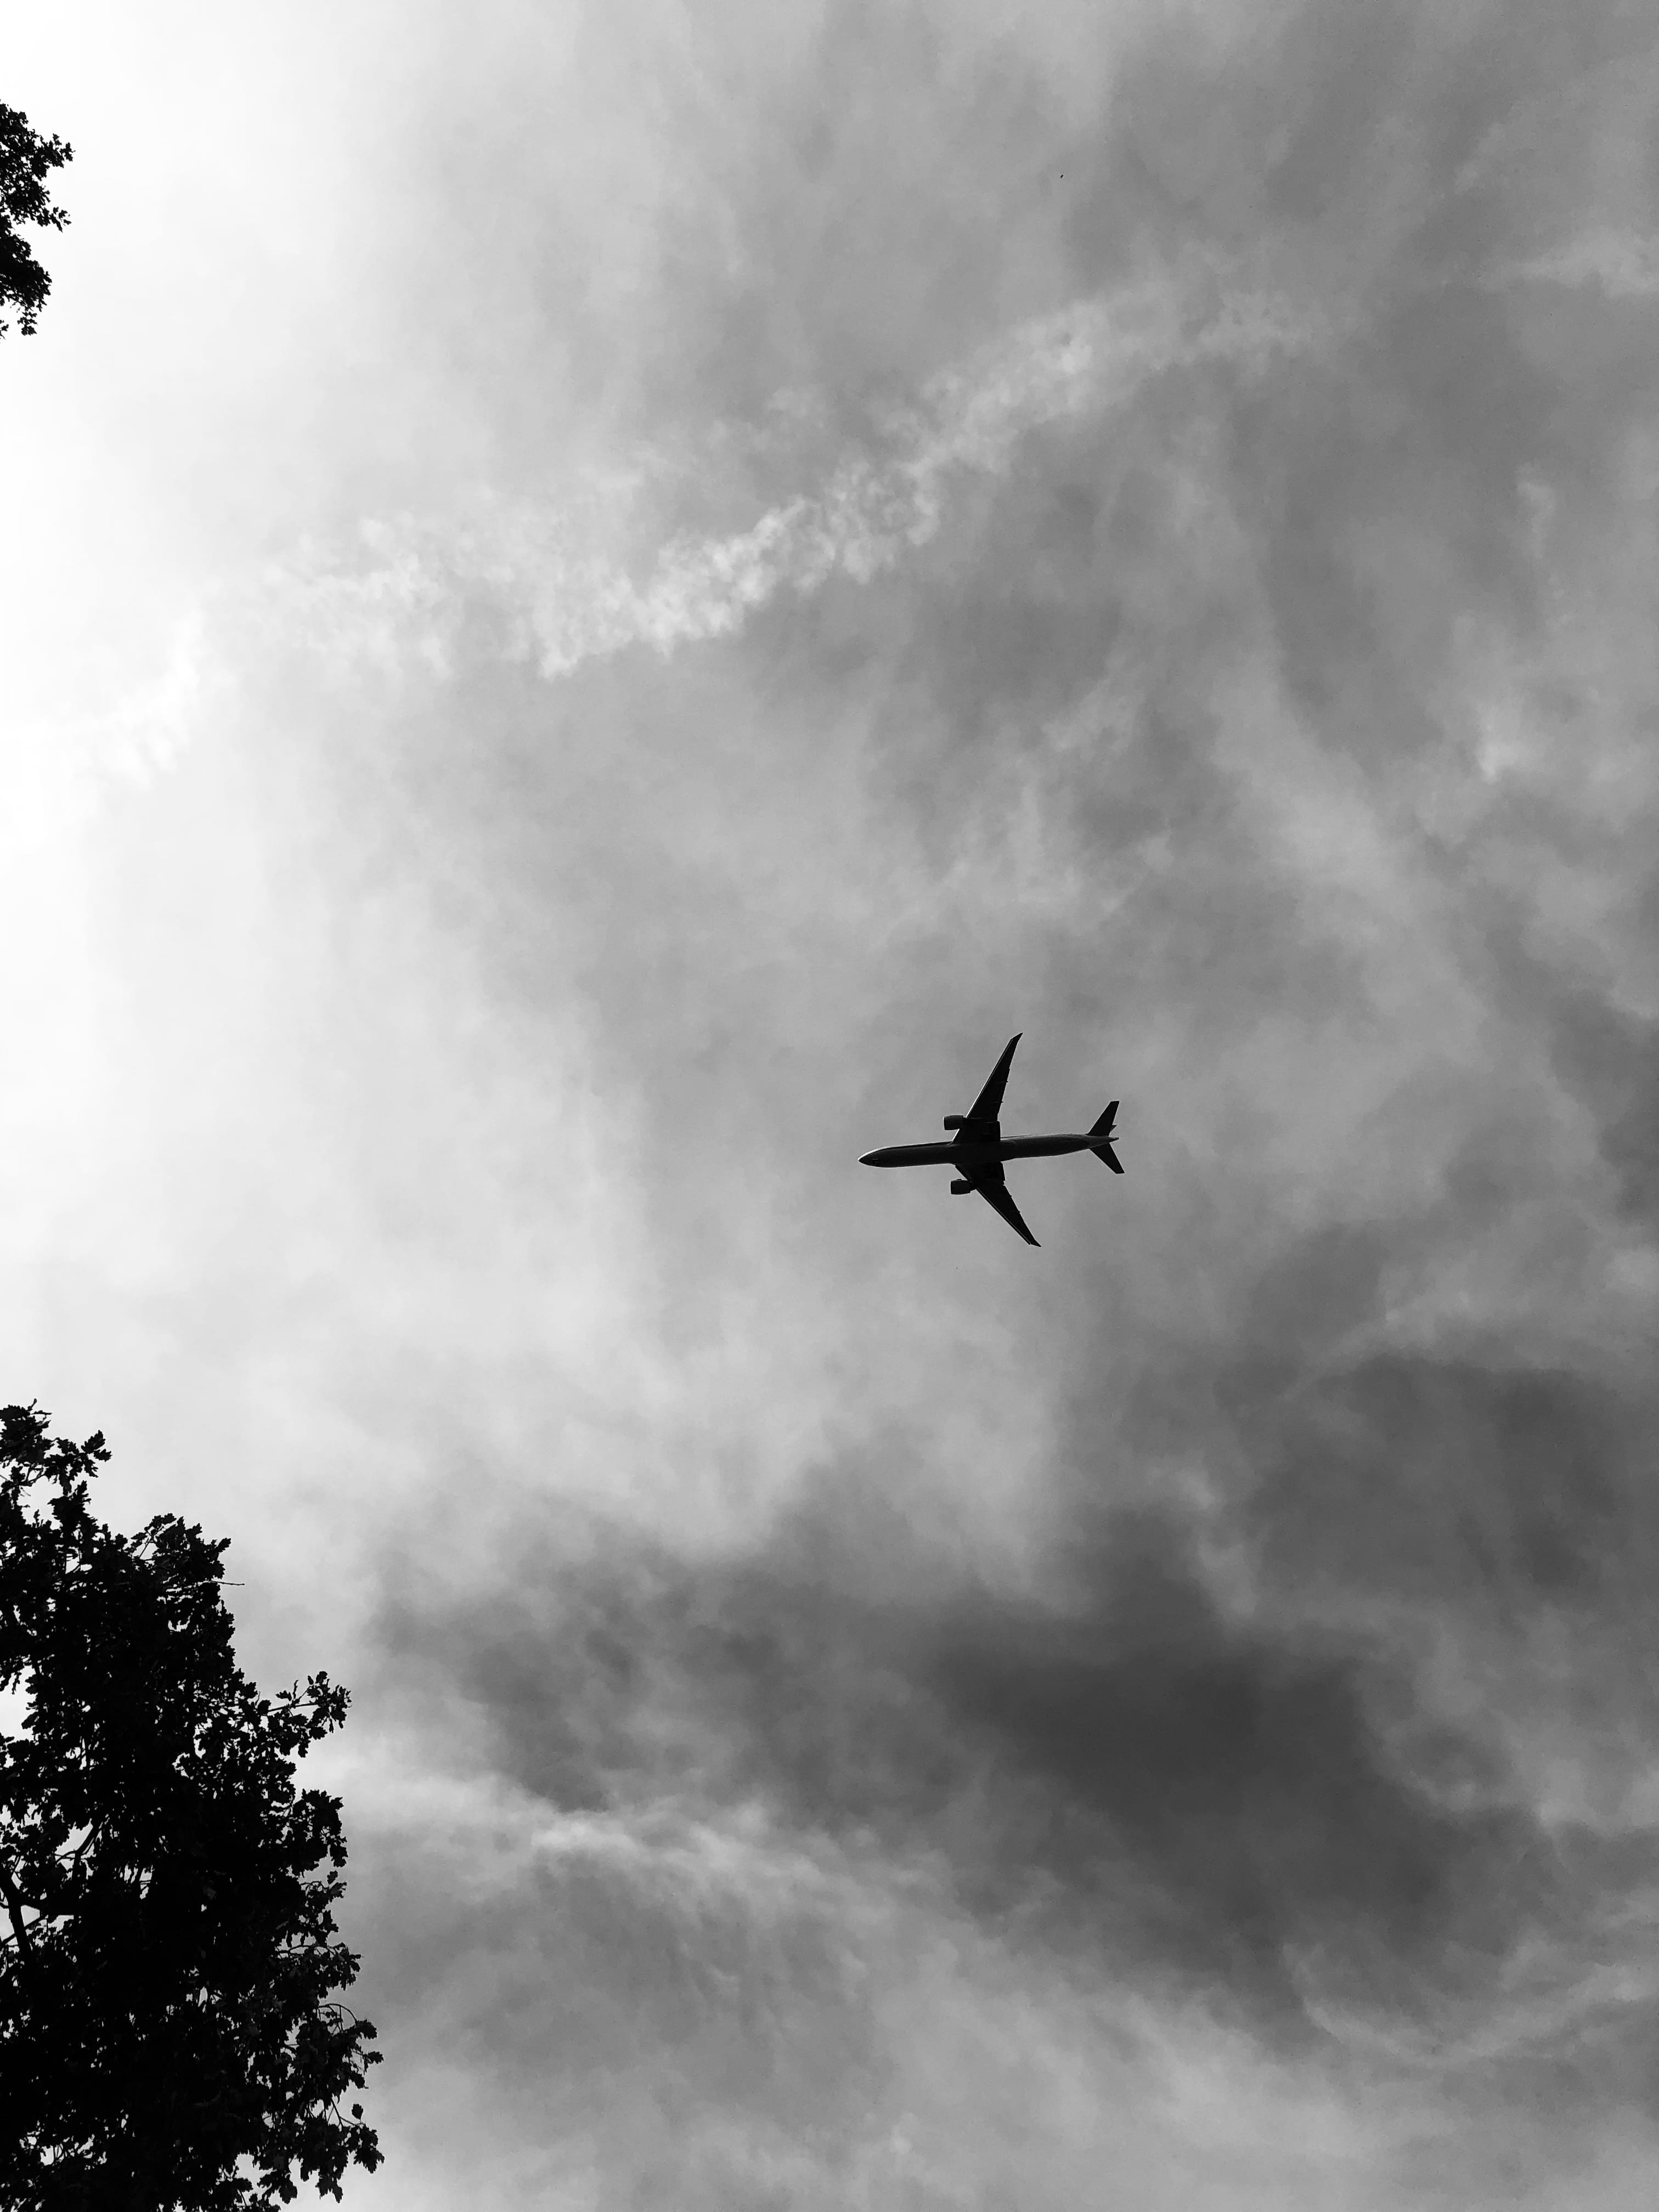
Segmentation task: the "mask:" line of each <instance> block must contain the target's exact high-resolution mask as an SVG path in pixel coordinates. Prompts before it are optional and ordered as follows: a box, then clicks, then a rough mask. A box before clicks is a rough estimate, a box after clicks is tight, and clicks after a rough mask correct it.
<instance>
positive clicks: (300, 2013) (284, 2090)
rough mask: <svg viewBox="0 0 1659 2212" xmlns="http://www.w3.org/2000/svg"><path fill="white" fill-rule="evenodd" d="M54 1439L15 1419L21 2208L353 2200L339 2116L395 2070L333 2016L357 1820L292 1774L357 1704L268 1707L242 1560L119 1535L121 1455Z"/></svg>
mask: <svg viewBox="0 0 1659 2212" xmlns="http://www.w3.org/2000/svg"><path fill="white" fill-rule="evenodd" d="M47 1423H48V1416H47V1415H46V1414H45V1413H41V1412H40V1411H39V1410H37V1408H36V1407H33V1406H32V1405H31V1406H8V1407H4V1408H3V1409H0V1688H4V1689H6V1690H9V1691H14V1692H15V1691H18V1690H20V1689H21V1691H22V1692H23V1693H24V1695H25V1697H26V1699H27V1705H26V1708H25V1713H26V1717H24V1719H23V1721H22V1723H21V1729H15V1732H13V1733H9V1734H5V1735H0V1907H3V1919H4V1923H5V1932H4V1936H3V1940H0V2206H3V2207H4V2208H5V2212H82V2208H84V2212H94V2208H96V2212H105V2208H108V2212H115V2208H117V2207H119V2208H120V2212H173V2208H183V2212H247V2208H253V2207H258V2206H270V2205H273V2204H274V2203H276V2201H277V2200H278V2199H281V2200H282V2201H283V2203H290V2202H292V2200H293V2199H294V2197H295V2196H296V2195H297V2194H298V2191H297V2189H296V2187H295V2182H294V2179H293V2174H294V2171H295V2169H296V2168H297V2170H298V2172H299V2173H300V2175H301V2177H303V2178H306V2179H314V2180H315V2182H316V2184H317V2186H318V2187H319V2189H324V2190H327V2191H330V2192H331V2194H332V2195H333V2196H335V2197H338V2196H339V2194H340V2186H339V2185H340V2179H341V2176H342V2175H343V2172H344V2171H345V2168H346V2166H347V2165H348V2164H349V2163H351V2162H354V2161H355V2162H356V2164H357V2165H359V2166H368V2167H371V2168H372V2167H374V2166H378V2165H379V2164H380V2147H379V2143H378V2142H377V2139H376V2137H375V2135H374V2130H373V2129H372V2128H370V2127H369V2126H368V2125H367V2124H365V2122H364V2121H363V2118H362V2106H361V2105H356V2104H354V2105H353V2106H351V2111H350V2117H349V2118H346V2117H344V2116H343V2115H342V2113H341V2111H340V2100H341V2099H342V2098H343V2096H344V2094H345V2093H346V2092H347V2091H348V2089H352V2088H361V2087H362V2084H363V2080H364V2073H365V2069H367V2068H368V2067H369V2066H373V2065H376V2064H378V2063H379V2060H380V2054H379V2053H378V2052H376V2051H366V2050H365V2049H364V2045H365V2044H367V2043H368V2042H371V2041H373V2040H374V2028H373V2027H371V2026H370V2025H369V2023H368V2021H360V2020H357V2019H356V2017H355V2015H352V2014H350V2013H349V2012H348V2011H347V2010H346V2009H345V2008H344V2007H343V2006H342V2005H340V2004H338V2003H337V2002H333V2001H332V1993H333V1992H334V1991H335V1990H340V1989H343V1988H345V1987H347V1986H348V1985H349V1984H350V1983H351V1982H352V1981H354V1980H355V1979H356V1972H357V1960H356V1958H355V1957H354V1956H353V1955H352V1954H351V1953H350V1952H349V1951H348V1950H347V1949H346V1948H344V1946H343V1944H340V1943H338V1942H335V1941H334V1940H333V1938H334V1936H335V1933H336V1929H335V1922H334V1917H333V1913H332V1911H331V1906H332V1905H334V1904H335V1902H336V1901H337V1899H338V1898H339V1897H340V1895H341V1893H342V1891H343V1887H344V1884H343V1881H342V1878H341V1875H340V1871H339V1869H341V1868H342V1867H343V1865H344V1864H345V1856H346V1852H345V1844H344V1841H343V1838H342V1835H341V1831H340V1807H339V1801H338V1800H337V1798H333V1797H329V1796H325V1794H324V1793H323V1792H322V1791H321V1790H303V1791H296V1790H295V1785H294V1778H293V1775H294V1765H295V1759H299V1758H302V1757H303V1756H304V1754H305V1753H306V1751H307V1748H308V1747H310V1746H311V1745H312V1744H313V1743H315V1742H317V1741H319V1739H320V1738H321V1737H323V1736H325V1735H327V1734H328V1733H329V1732H330V1731H331V1729H337V1728H338V1727H339V1726H340V1724H341V1723H342V1722H343V1719H344V1717H345V1711H346V1704H347V1699H346V1692H344V1691H343V1690H342V1689H337V1688H335V1687H334V1686H332V1685H331V1683H330V1681H329V1680H328V1678H327V1676H326V1675H325V1674H313V1676H312V1677H311V1679H310V1680H309V1681H307V1684H306V1686H305V1688H304V1689H303V1690H301V1689H300V1688H299V1687H298V1686H297V1685H296V1686H295V1687H294V1688H293V1689H290V1690H289V1691H287V1692H285V1693H284V1694H283V1695H282V1696H280V1697H276V1698H269V1699H268V1698H261V1697H260V1696H259V1695H258V1693H257V1692H256V1691H255V1690H254V1688H253V1686H252V1684H251V1683H250V1682H249V1681H248V1680H247V1679H246V1676H245V1675H244V1674H242V1672H241V1670H240V1668H239V1667H238V1666H237V1664H236V1662H235V1658H234V1654H233V1652H232V1650H231V1633H232V1623H231V1620H230V1616H229V1614H228V1613H227V1611H226V1610H225V1606H224V1601H223V1599H222V1596H221V1595H220V1588H219V1585H220V1583H221V1581H222V1577H223V1573H224V1570H223V1567H222V1565H221V1560H220V1555H221V1553H223V1552H224V1551H225V1550H226V1549H227V1544H226V1542H223V1541H222V1542H218V1543H210V1542H208V1541H204V1538H203V1535H202V1532H201V1530H200V1528H188V1527H186V1526H185V1523H184V1522H182V1521H181V1520H179V1518H178V1517H177V1516H176V1515H173V1514H167V1515H164V1516H161V1517H160V1518H158V1519H156V1520H153V1521H151V1522H149V1526H148V1527H147V1528H144V1529H143V1531H142V1532H141V1533H140V1534H138V1535H137V1536H121V1535H118V1534H115V1532H114V1531H113V1530H112V1529H110V1528H106V1527H104V1526H103V1524H102V1523H101V1522H99V1521H97V1520H95V1519H94V1516H93V1515H92V1513H91V1511H90V1510H89V1509H88V1503H87V1486H88V1480H90V1479H91V1478H92V1477H93V1476H94V1475H95V1474H96V1473H97V1470H98V1468H99V1466H100V1463H101V1462H104V1461H105V1460H106V1459H107V1458H108V1457H109V1453H108V1451H107V1450H106V1449H105V1445H104V1439H103V1437H102V1436H101V1435H100V1436H93V1437H88V1438H87V1440H86V1442H85V1443H81V1444H76V1443H68V1442H65V1441H64V1440H63V1439H61V1438H55V1437H49V1436H48V1434H47ZM37 1493H39V1495H37ZM43 1501H44V1510H42V1502H43ZM325 1863H326V1864H325ZM319 1868H325V1871H324V1872H323V1873H321V1874H320V1875H319V1873H318V1872H317V1869H319Z"/></svg>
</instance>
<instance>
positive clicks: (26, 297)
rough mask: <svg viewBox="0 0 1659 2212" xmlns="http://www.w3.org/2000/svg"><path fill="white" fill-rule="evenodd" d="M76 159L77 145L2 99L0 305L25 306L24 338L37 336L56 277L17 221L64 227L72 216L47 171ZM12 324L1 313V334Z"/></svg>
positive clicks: (0, 122) (45, 226)
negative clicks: (37, 127) (49, 184)
mask: <svg viewBox="0 0 1659 2212" xmlns="http://www.w3.org/2000/svg"><path fill="white" fill-rule="evenodd" d="M74 158H75V149H74V147H73V146H66V145H65V144H64V141H63V140H62V139H61V138H43V137H41V136H40V133H39V131H31V130H30V128H29V119H28V118H27V115H22V114H20V113H19V112H18V111H17V109H16V108H15V107H8V106H6V105H5V103H4V102H3V100H0V309H4V308H6V307H18V308H21V311H22V313H21V319H20V321H19V325H18V327H19V328H20V330H21V331H22V334H23V336H24V337H26V338H32V337H33V336H34V326H35V323H36V320H37V319H38V318H39V316H40V310H41V308H42V307H45V305H46V295H47V293H48V292H50V291H51V289H52V279H51V277H50V276H47V274H46V270H44V269H43V268H42V267H41V266H40V263H39V262H38V261H37V260H36V259H35V258H34V255H33V252H32V251H31V250H30V246H29V243H28V240H27V239H26V238H20V237H19V236H18V235H17V226H18V224H19V223H21V222H27V223H33V224H34V225H36V226H37V228H44V229H47V230H62V228H64V224H65V223H66V222H68V221H69V217H68V216H66V215H65V214H64V210H63V209H62V208H60V207H54V206H53V205H52V201H51V200H50V199H49V198H48V197H47V194H46V172H47V170H48V169H61V168H62V167H63V166H64V162H65V161H72V160H73V159H74ZM10 327H11V325H9V323H8V322H7V320H6V319H5V316H4V314H3V313H0V338H3V337H4V336H5V335H6V332H7V331H8V330H9V329H10Z"/></svg>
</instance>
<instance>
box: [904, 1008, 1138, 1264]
mask: <svg viewBox="0 0 1659 2212" xmlns="http://www.w3.org/2000/svg"><path fill="white" fill-rule="evenodd" d="M1018 1042H1019V1038H1018V1036H1013V1037H1012V1038H1010V1040H1009V1042H1008V1043H1007V1045H1006V1047H1005V1048H1004V1050H1003V1054H1002V1057H1001V1059H1000V1060H998V1062H997V1064H996V1066H995V1067H994V1068H993V1069H992V1071H991V1074H990V1077H989V1079H987V1083H986V1085H985V1087H984V1089H983V1090H982V1091H981V1092H980V1094H979V1097H977V1098H976V1099H975V1101H974V1103H973V1104H972V1106H971V1107H970V1108H969V1110H968V1112H967V1113H965V1114H947V1115H945V1127H946V1128H947V1129H949V1130H951V1131H953V1132H954V1134H953V1135H952V1136H951V1139H950V1141H949V1142H948V1143H946V1144H931V1145H887V1146H883V1147H882V1148H881V1149H880V1150H878V1151H877V1152H866V1153H865V1154H864V1155H863V1157H862V1162H861V1164H863V1165H864V1166H866V1167H872V1168H908V1167H945V1166H950V1167H953V1168H955V1169H956V1170H957V1174H956V1176H954V1177H953V1179H952V1181H951V1195H952V1196H953V1197H957V1198H963V1197H966V1196H967V1194H968V1193H969V1191H977V1192H978V1193H979V1194H980V1196H981V1198H982V1199H983V1200H985V1203H986V1204H987V1206H990V1207H991V1209H992V1210H993V1212H996V1213H1000V1215H1001V1216H1002V1218H1003V1219H1004V1220H1005V1221H1006V1223H1007V1224H1008V1226H1009V1227H1010V1228H1011V1229H1012V1231H1014V1233H1015V1235H1016V1236H1018V1237H1024V1240H1025V1242H1026V1243H1028V1244H1035V1243H1036V1241H1037V1240H1036V1237H1033V1236H1032V1234H1031V1232H1030V1230H1029V1229H1028V1228H1027V1227H1026V1225H1025V1222H1024V1218H1023V1217H1022V1215H1021V1213H1020V1210H1019V1208H1018V1206H1016V1205H1015V1203H1014V1200H1013V1196H1012V1193H1011V1192H1010V1190H1009V1188H1008V1182H1007V1177H1006V1176H1005V1175H1004V1173H1003V1166H1002V1164H1003V1162H1004V1161H1005V1160H1030V1159H1052V1158H1055V1157H1057V1156H1058V1155H1060V1154H1061V1153H1065V1152H1092V1153H1093V1154H1094V1156H1095V1158H1097V1160H1103V1161H1104V1162H1105V1164H1106V1165H1107V1166H1108V1167H1109V1168H1110V1170H1112V1173H1113V1174H1114V1175H1121V1174H1122V1172H1123V1164H1122V1162H1121V1160H1120V1159H1119V1158H1118V1156H1117V1153H1116V1152H1115V1150H1114V1148H1113V1134H1114V1131H1115V1126H1116V1121H1117V1107H1118V1102H1117V1100H1116V1099H1115V1098H1114V1099H1113V1100H1112V1102H1111V1103H1110V1105H1109V1106H1108V1107H1107V1109H1106V1111H1105V1112H1104V1113H1103V1115H1101V1117H1100V1119H1099V1120H1098V1121H1097V1122H1096V1123H1095V1125H1094V1127H1093V1128H1091V1129H1090V1130H1088V1131H1086V1132H1084V1133H1077V1132H1067V1133H1066V1134H1064V1135H1055V1136H1050V1137H1005V1136H1004V1135H1003V1133H1002V1122H1001V1118H1000V1117H1001V1112H1002V1093H1003V1089H1004V1086H1005V1085H1006V1083H1007V1080H1008V1067H1009V1063H1010V1062H1011V1061H1012V1059H1013V1056H1014V1047H1015V1046H1016V1045H1017V1044H1018Z"/></svg>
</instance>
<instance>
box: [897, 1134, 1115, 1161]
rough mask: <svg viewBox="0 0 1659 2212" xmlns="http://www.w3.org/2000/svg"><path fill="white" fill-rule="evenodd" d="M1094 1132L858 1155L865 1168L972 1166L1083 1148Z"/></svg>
mask: <svg viewBox="0 0 1659 2212" xmlns="http://www.w3.org/2000/svg"><path fill="white" fill-rule="evenodd" d="M1099 1142H1100V1139H1099V1138H1098V1137H1097V1136H1088V1137H1080V1136H1063V1137H993V1138H987V1139H977V1138H971V1137H970V1138H966V1139H961V1140H959V1141H954V1142H951V1143H946V1144H942V1145H884V1146H881V1148H880V1150H879V1151H878V1152H864V1153H861V1154H860V1159H859V1164H860V1167H866V1168H932V1167H939V1168H944V1167H957V1166H961V1167H972V1166H975V1165H977V1164H978V1163H979V1162H981V1160H1042V1159H1050V1158H1054V1155H1056V1154H1057V1153H1060V1152H1088V1151H1090V1150H1091V1148H1092V1147H1093V1146H1096V1145H1097V1144H1098V1143H1099Z"/></svg>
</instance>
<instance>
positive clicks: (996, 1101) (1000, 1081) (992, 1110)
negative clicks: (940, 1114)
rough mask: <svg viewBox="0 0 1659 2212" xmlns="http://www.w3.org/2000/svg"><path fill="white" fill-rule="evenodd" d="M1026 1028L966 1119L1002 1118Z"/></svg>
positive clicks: (1005, 1053) (1004, 1055) (1006, 1052)
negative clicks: (1017, 1049)
mask: <svg viewBox="0 0 1659 2212" xmlns="http://www.w3.org/2000/svg"><path fill="white" fill-rule="evenodd" d="M1024 1034H1025V1032H1024V1030H1020V1031H1019V1033H1018V1036H1011V1037H1010V1038H1009V1040H1008V1042H1007V1043H1006V1045H1005V1046H1004V1047H1003V1051H1002V1057H1001V1059H1000V1060H999V1061H998V1062H997V1064H996V1066H994V1068H993V1069H992V1070H991V1073H990V1074H989V1075H988V1076H987V1078H986V1080H985V1088H984V1090H983V1091H981V1092H980V1094H979V1097H977V1098H975V1101H974V1103H973V1104H972V1105H971V1106H970V1107H969V1109H968V1111H967V1113H966V1115H964V1116H963V1119H964V1120H966V1121H1000V1120H1001V1119H1002V1094H1003V1091H1005V1089H1006V1087H1007V1083H1008V1065H1009V1062H1010V1061H1011V1060H1012V1059H1013V1056H1014V1047H1015V1046H1016V1045H1017V1044H1018V1042H1019V1040H1020V1037H1022V1036H1024ZM1031 1241H1032V1243H1036V1238H1035V1237H1033V1238H1032V1240H1031Z"/></svg>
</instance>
